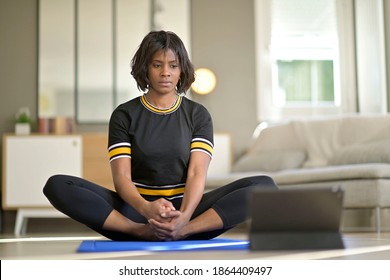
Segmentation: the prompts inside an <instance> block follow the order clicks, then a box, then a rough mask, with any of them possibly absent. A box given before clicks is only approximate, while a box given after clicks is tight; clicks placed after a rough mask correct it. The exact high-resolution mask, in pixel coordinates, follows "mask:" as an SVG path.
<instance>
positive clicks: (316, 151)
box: [207, 115, 390, 231]
mask: <svg viewBox="0 0 390 280" xmlns="http://www.w3.org/2000/svg"><path fill="white" fill-rule="evenodd" d="M262 126H264V123H263V124H262ZM260 174H266V175H269V176H271V177H272V178H273V179H274V180H275V182H276V183H277V184H278V186H279V187H280V188H322V187H333V186H340V187H342V188H344V190H345V197H344V208H373V209H375V210H376V212H375V213H376V217H375V222H376V229H377V231H380V230H381V220H380V217H381V215H380V213H381V209H383V208H388V207H390V115H352V116H351V115H348V116H340V117H332V118H322V119H314V120H313V119H312V120H294V121H290V122H286V123H281V124H277V125H272V126H268V127H266V128H263V129H261V130H260V133H259V134H258V136H257V137H256V138H255V139H254V141H253V143H252V144H251V145H250V147H249V148H248V151H247V152H246V153H245V154H244V155H243V156H242V157H240V158H239V159H238V160H237V161H236V162H235V163H234V164H233V166H232V170H231V172H229V173H227V174H220V175H213V176H210V177H209V178H208V180H207V187H208V188H214V187H218V186H221V185H224V184H226V183H229V182H231V181H233V180H235V179H239V178H242V177H247V176H253V175H260Z"/></svg>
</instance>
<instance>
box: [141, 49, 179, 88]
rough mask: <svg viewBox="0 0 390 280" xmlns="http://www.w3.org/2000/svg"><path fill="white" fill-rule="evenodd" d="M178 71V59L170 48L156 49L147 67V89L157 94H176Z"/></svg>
mask: <svg viewBox="0 0 390 280" xmlns="http://www.w3.org/2000/svg"><path fill="white" fill-rule="evenodd" d="M180 73H181V69H180V64H179V60H178V58H176V56H175V54H174V53H173V51H172V50H171V49H168V50H167V51H164V50H159V51H157V52H156V53H155V54H154V55H153V57H152V61H151V63H150V64H149V68H148V78H149V81H150V86H149V91H154V92H156V93H159V94H170V93H174V94H176V85H177V83H178V82H179V79H180Z"/></svg>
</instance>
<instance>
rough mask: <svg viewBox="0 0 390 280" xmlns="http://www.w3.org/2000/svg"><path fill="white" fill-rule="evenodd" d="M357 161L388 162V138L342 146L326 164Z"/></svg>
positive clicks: (389, 153) (355, 162) (356, 162)
mask: <svg viewBox="0 0 390 280" xmlns="http://www.w3.org/2000/svg"><path fill="white" fill-rule="evenodd" d="M359 163H390V139H388V140H382V141H376V142H372V143H366V144H355V145H351V146H347V147H343V148H341V149H339V150H337V151H336V152H335V154H334V155H333V157H332V158H330V159H329V161H328V165H345V164H359Z"/></svg>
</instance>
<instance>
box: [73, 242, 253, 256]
mask: <svg viewBox="0 0 390 280" xmlns="http://www.w3.org/2000/svg"><path fill="white" fill-rule="evenodd" d="M248 248H249V241H245V240H235V239H226V238H214V239H211V240H188V241H187V240H181V241H157V242H154V241H153V242H152V241H111V240H85V241H82V242H81V244H80V246H79V248H78V250H77V252H89V253H91V252H119V251H194V250H199V251H202V250H203V251H207V250H247V249H248Z"/></svg>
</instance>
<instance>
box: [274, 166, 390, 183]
mask: <svg viewBox="0 0 390 280" xmlns="http://www.w3.org/2000/svg"><path fill="white" fill-rule="evenodd" d="M272 176H273V179H274V180H275V182H276V183H277V184H280V185H285V184H287V185H289V184H303V183H311V182H337V181H344V180H355V179H360V180H366V179H385V178H386V179H390V164H386V163H366V164H351V165H340V166H324V167H315V168H300V169H295V170H292V169H291V170H284V171H280V172H276V173H273V174H272Z"/></svg>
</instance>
